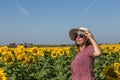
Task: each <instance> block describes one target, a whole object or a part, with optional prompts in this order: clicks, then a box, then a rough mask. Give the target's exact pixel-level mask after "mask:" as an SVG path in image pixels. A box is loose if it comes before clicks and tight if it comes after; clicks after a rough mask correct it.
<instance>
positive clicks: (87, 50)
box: [69, 27, 101, 80]
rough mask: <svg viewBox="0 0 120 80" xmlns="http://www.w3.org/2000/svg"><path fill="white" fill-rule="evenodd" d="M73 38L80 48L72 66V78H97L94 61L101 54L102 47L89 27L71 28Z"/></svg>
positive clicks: (84, 79)
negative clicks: (94, 71)
mask: <svg viewBox="0 0 120 80" xmlns="http://www.w3.org/2000/svg"><path fill="white" fill-rule="evenodd" d="M69 36H70V38H71V40H73V41H75V43H76V46H77V48H78V50H79V52H78V53H77V55H76V57H75V59H74V60H73V61H72V63H71V65H70V67H71V71H72V76H71V78H72V80H95V77H94V73H93V63H94V59H95V58H96V57H97V56H100V55H101V49H100V47H99V45H98V43H97V41H96V40H95V39H94V37H93V35H92V34H91V33H90V31H89V30H88V29H87V28H83V27H81V28H79V29H71V30H70V32H69Z"/></svg>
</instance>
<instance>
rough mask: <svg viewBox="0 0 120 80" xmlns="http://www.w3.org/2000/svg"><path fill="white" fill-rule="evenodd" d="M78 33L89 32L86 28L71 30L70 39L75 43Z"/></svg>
mask: <svg viewBox="0 0 120 80" xmlns="http://www.w3.org/2000/svg"><path fill="white" fill-rule="evenodd" d="M78 31H81V32H84V31H89V30H88V29H87V28H84V27H80V28H74V29H71V30H70V31H69V37H70V39H71V40H73V41H75V36H74V35H75V33H77V32H78Z"/></svg>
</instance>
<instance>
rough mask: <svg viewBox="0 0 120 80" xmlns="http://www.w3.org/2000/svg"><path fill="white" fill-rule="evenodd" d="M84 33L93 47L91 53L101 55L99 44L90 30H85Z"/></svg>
mask: <svg viewBox="0 0 120 80" xmlns="http://www.w3.org/2000/svg"><path fill="white" fill-rule="evenodd" d="M85 34H86V36H87V37H88V38H89V40H90V42H91V44H92V45H93V47H94V53H93V54H94V56H99V55H101V54H102V51H101V49H100V47H99V44H98V43H97V41H96V40H95V39H94V37H93V35H92V34H91V33H90V32H88V31H85Z"/></svg>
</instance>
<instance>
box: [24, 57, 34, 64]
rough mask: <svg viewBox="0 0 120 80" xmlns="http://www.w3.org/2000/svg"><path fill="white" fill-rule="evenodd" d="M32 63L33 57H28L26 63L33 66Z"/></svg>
mask: <svg viewBox="0 0 120 80" xmlns="http://www.w3.org/2000/svg"><path fill="white" fill-rule="evenodd" d="M32 62H33V57H32V56H27V55H26V56H25V61H24V63H26V64H32Z"/></svg>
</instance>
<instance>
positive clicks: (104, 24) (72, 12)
mask: <svg viewBox="0 0 120 80" xmlns="http://www.w3.org/2000/svg"><path fill="white" fill-rule="evenodd" d="M119 3H120V0H0V45H4V44H9V43H25V42H27V43H34V44H71V43H74V42H73V41H71V40H70V39H69V34H68V33H69V30H70V29H72V28H79V27H80V26H84V27H86V28H89V29H90V31H91V32H92V33H93V35H94V37H95V39H96V40H97V41H98V43H119V42H120V36H119V34H120V5H119Z"/></svg>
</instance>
